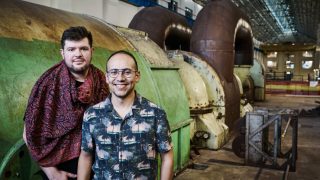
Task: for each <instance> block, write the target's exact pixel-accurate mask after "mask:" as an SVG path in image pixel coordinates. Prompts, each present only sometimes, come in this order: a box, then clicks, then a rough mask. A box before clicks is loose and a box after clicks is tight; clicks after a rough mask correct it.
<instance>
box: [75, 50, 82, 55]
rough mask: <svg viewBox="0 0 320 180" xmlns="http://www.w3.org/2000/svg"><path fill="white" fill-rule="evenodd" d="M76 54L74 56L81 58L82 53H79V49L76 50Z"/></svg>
mask: <svg viewBox="0 0 320 180" xmlns="http://www.w3.org/2000/svg"><path fill="white" fill-rule="evenodd" d="M75 53H76V54H75V55H76V56H78V57H82V51H81V49H76V52H75Z"/></svg>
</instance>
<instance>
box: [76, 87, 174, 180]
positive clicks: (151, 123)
mask: <svg viewBox="0 0 320 180" xmlns="http://www.w3.org/2000/svg"><path fill="white" fill-rule="evenodd" d="M171 148H172V143H171V134H170V128H169V124H168V120H167V117H166V113H165V111H164V110H162V109H161V108H159V107H158V106H157V105H155V104H154V103H152V102H150V101H148V100H147V99H145V98H144V97H142V96H140V95H139V94H137V93H136V97H135V100H134V104H133V106H132V109H131V112H129V113H128V114H127V115H126V116H125V118H124V119H122V118H121V117H120V116H119V115H118V113H117V112H116V111H115V110H114V108H113V106H112V104H111V95H110V96H109V97H108V98H107V99H106V100H105V101H103V102H101V103H99V104H97V105H95V106H92V107H90V108H89V109H88V110H87V111H86V112H85V114H84V120H83V126H82V145H81V149H82V150H83V151H86V152H91V153H94V154H95V160H94V164H93V167H92V169H93V171H94V179H156V177H157V164H158V163H157V153H165V152H168V151H169V150H171Z"/></svg>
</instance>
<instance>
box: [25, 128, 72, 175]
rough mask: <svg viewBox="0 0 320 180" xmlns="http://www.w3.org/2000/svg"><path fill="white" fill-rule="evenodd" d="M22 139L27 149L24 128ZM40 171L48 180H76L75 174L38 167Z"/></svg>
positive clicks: (52, 168) (53, 168)
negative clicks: (72, 179)
mask: <svg viewBox="0 0 320 180" xmlns="http://www.w3.org/2000/svg"><path fill="white" fill-rule="evenodd" d="M22 138H23V140H24V142H25V143H26V145H27V147H28V143H27V136H26V126H25V125H24V126H23V134H22ZM39 167H40V168H41V169H42V171H43V172H44V173H45V174H46V176H47V177H48V179H50V180H55V179H57V180H60V179H61V180H67V179H68V177H70V178H76V177H77V175H76V174H72V173H69V172H65V171H60V170H58V169H57V168H56V167H42V166H39Z"/></svg>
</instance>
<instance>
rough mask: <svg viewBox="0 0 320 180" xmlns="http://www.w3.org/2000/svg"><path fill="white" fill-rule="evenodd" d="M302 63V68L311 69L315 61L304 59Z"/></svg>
mask: <svg viewBox="0 0 320 180" xmlns="http://www.w3.org/2000/svg"><path fill="white" fill-rule="evenodd" d="M301 63H302V69H311V68H312V64H313V61H311V60H302V61H301Z"/></svg>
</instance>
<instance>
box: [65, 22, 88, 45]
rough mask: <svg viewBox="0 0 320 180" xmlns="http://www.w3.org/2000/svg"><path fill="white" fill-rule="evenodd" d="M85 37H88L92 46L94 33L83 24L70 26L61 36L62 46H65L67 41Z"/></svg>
mask: <svg viewBox="0 0 320 180" xmlns="http://www.w3.org/2000/svg"><path fill="white" fill-rule="evenodd" d="M83 38H88V41H89V45H90V47H92V34H91V32H90V31H88V30H87V29H86V28H85V27H83V26H76V27H70V28H68V29H66V30H65V31H64V32H63V34H62V37H61V42H60V43H61V48H62V49H63V48H64V45H65V41H66V40H71V41H80V40H82V39H83Z"/></svg>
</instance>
